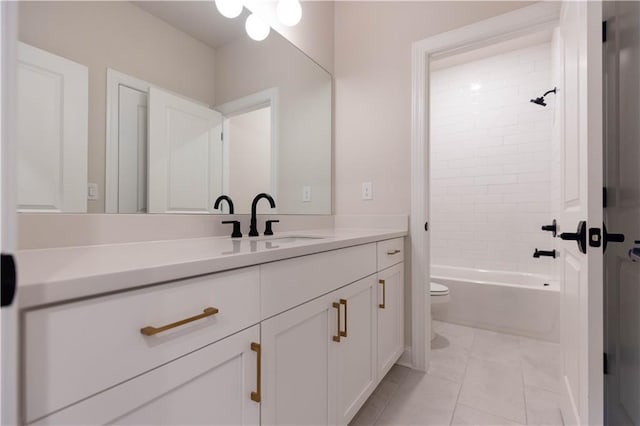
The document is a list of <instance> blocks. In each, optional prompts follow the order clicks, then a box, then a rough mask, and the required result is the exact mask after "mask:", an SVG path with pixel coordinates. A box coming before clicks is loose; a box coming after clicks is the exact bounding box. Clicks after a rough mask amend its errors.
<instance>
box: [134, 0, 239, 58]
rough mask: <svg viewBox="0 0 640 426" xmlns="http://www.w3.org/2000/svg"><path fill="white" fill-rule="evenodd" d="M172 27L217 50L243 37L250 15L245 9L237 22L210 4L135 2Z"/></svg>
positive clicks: (203, 2) (194, 2)
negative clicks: (245, 24) (246, 21)
mask: <svg viewBox="0 0 640 426" xmlns="http://www.w3.org/2000/svg"><path fill="white" fill-rule="evenodd" d="M132 3H133V4H135V5H136V6H138V7H139V8H141V9H144V10H146V11H147V12H149V13H150V14H152V15H154V16H155V17H157V18H159V19H162V20H163V21H165V22H166V23H168V24H169V25H171V26H173V27H175V28H177V29H179V30H181V31H183V32H185V33H187V34H189V35H190V36H191V37H193V38H195V39H197V40H200V41H201V42H203V43H205V44H207V45H209V46H210V47H212V48H214V49H216V48H218V47H219V46H222V45H223V44H225V43H228V42H230V41H232V40H235V39H236V38H238V37H241V36H243V35H244V33H245V30H244V22H245V20H246V17H247V16H248V15H249V12H248V11H247V10H246V9H245V10H244V11H243V12H242V14H241V15H240V16H238V17H237V18H235V19H228V18H225V17H224V16H222V15H221V14H220V13H218V10H217V9H216V5H215V3H214V2H213V1H212V0H210V1H182V0H180V1H133V2H132Z"/></svg>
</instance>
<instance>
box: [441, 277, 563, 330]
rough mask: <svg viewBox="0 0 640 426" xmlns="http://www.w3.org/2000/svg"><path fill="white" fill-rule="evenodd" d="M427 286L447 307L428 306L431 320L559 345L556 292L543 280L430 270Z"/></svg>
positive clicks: (554, 284) (553, 284)
mask: <svg viewBox="0 0 640 426" xmlns="http://www.w3.org/2000/svg"><path fill="white" fill-rule="evenodd" d="M431 281H434V282H437V283H440V284H444V285H446V286H447V287H449V292H450V295H451V297H450V299H451V300H450V301H449V303H447V304H444V305H432V307H431V308H432V311H433V312H432V314H433V318H434V319H436V320H441V321H446V322H452V323H456V324H462V325H469V326H472V327H478V328H484V329H488V330H494V331H500V332H504V333H511V334H516V335H520V336H527V337H532V338H536V339H543V340H548V341H552V342H559V340H560V321H559V319H560V288H559V285H558V282H557V281H552V280H551V279H550V278H549V277H548V276H545V275H537V274H525V273H512V272H502V271H486V270H479V269H471V268H459V267H451V266H440V265H432V266H431ZM545 283H546V284H549V285H548V286H545V285H544V284H545Z"/></svg>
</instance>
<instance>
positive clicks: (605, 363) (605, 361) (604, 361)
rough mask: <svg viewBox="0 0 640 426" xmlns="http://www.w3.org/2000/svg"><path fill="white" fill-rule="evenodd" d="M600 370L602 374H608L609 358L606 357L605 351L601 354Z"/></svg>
mask: <svg viewBox="0 0 640 426" xmlns="http://www.w3.org/2000/svg"><path fill="white" fill-rule="evenodd" d="M602 364H603V365H602V372H603V373H604V374H609V359H608V358H607V353H606V352H605V353H603V356H602Z"/></svg>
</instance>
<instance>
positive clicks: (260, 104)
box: [213, 87, 280, 214]
mask: <svg viewBox="0 0 640 426" xmlns="http://www.w3.org/2000/svg"><path fill="white" fill-rule="evenodd" d="M268 106H269V107H271V190H270V195H271V196H272V197H273V198H274V199H276V200H277V199H278V137H279V134H280V129H279V125H278V123H279V122H280V121H279V120H280V114H279V107H280V105H279V93H278V88H277V87H272V88H269V89H265V90H261V91H260V92H256V93H252V94H250V95H247V96H244V97H242V98H238V99H235V100H233V101H229V102H225V103H223V104H220V105H217V106H215V107H213V109H215V110H216V111H218V112H219V113H221V114H222V116H223V119H222V134H223V135H229V136H223V140H222V157H223V162H222V176H223V178H222V191H223V192H224V193H225V194H228V193H229V167H230V165H229V140H230V133H231V132H230V129H229V118H231V117H233V116H235V115H239V114H244V113H246V112H251V111H255V110H257V109H261V108H265V107H268ZM224 208H226V207H224ZM270 213H273V214H275V213H277V208H276V209H272V211H271V212H270Z"/></svg>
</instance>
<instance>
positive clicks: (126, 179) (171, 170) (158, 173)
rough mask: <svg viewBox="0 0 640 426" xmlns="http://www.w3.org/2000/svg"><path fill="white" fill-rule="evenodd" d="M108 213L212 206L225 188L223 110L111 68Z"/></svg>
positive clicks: (193, 210) (195, 210) (180, 210)
mask: <svg viewBox="0 0 640 426" xmlns="http://www.w3.org/2000/svg"><path fill="white" fill-rule="evenodd" d="M107 80H108V81H107V92H108V95H107V98H108V106H107V110H108V117H107V121H108V124H107V126H108V136H107V164H106V210H107V212H108V213H212V212H213V201H214V200H215V198H216V197H217V196H219V195H220V194H222V162H223V153H222V141H221V138H222V134H221V133H222V116H221V115H220V113H218V112H217V111H215V110H213V109H211V108H210V107H209V106H207V105H205V104H203V103H201V102H198V101H194V100H192V99H189V98H186V97H184V96H181V95H176V94H173V93H171V92H168V91H165V90H163V89H160V88H156V87H152V85H151V84H150V83H147V82H145V81H143V80H139V79H137V78H135V77H131V76H128V75H126V74H123V73H120V72H117V71H115V70H112V69H109V70H108V72H107Z"/></svg>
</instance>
